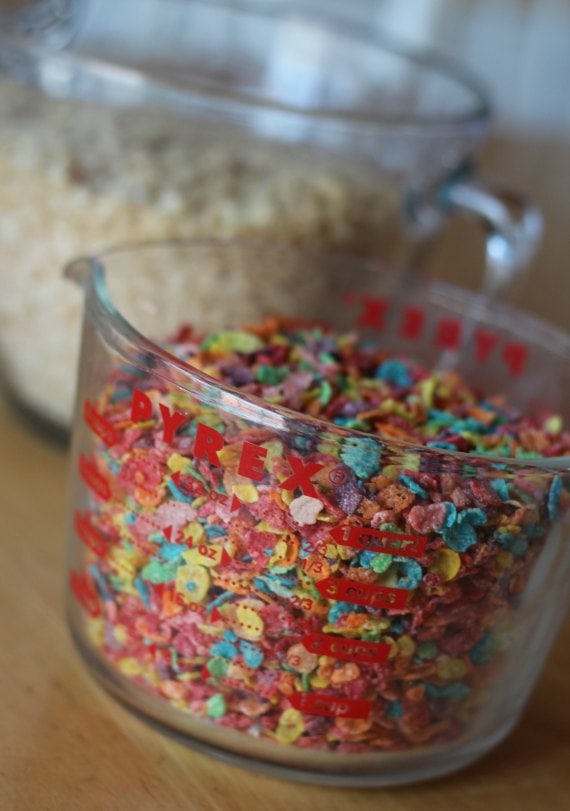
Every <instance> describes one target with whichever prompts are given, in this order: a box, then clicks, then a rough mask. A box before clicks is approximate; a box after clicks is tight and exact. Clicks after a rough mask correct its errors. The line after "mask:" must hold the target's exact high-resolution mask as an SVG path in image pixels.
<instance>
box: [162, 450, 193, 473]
mask: <svg viewBox="0 0 570 811" xmlns="http://www.w3.org/2000/svg"><path fill="white" fill-rule="evenodd" d="M166 466H167V467H168V469H169V470H171V471H172V473H182V472H183V471H184V470H186V469H187V468H188V459H187V458H186V456H181V455H180V454H179V453H172V454H170V456H169V457H168V460H167V462H166Z"/></svg>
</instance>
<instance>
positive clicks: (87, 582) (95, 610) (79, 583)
mask: <svg viewBox="0 0 570 811" xmlns="http://www.w3.org/2000/svg"><path fill="white" fill-rule="evenodd" d="M69 585H70V586H71V591H72V592H73V595H74V597H75V599H76V600H77V602H78V603H79V605H80V606H81V607H82V608H83V609H85V611H87V613H88V614H89V615H90V616H91V617H98V616H99V615H100V613H101V609H100V607H99V598H98V596H97V589H96V588H95V585H94V583H93V580H92V579H91V577H90V576H89V575H88V574H87V572H82V573H79V572H77V571H76V570H75V569H73V570H72V572H71V574H70V575H69Z"/></svg>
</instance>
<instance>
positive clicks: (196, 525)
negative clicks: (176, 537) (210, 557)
mask: <svg viewBox="0 0 570 811" xmlns="http://www.w3.org/2000/svg"><path fill="white" fill-rule="evenodd" d="M182 534H183V535H184V538H185V539H186V540H187V541H188V540H191V541H192V543H193V544H199V543H201V542H202V540H203V539H204V537H205V535H206V533H205V532H204V527H203V526H202V524H201V523H200V522H199V521H192V523H191V524H188V526H186V527H184V529H183V530H182Z"/></svg>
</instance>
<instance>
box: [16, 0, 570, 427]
mask: <svg viewBox="0 0 570 811" xmlns="http://www.w3.org/2000/svg"><path fill="white" fill-rule="evenodd" d="M228 8H229V16H228V15H227V14H226V12H227V10H228ZM259 11H261V12H269V14H270V15H275V16H276V17H277V16H278V17H279V20H280V22H279V23H278V24H277V25H276V26H273V28H272V27H271V25H272V24H269V26H268V25H267V19H269V18H265V19H264V21H263V22H260V20H261V19H262V18H261V17H258V16H257V15H256V13H255V12H259ZM252 12H254V13H252ZM224 14H225V15H226V16H225V17H224ZM283 20H285V23H284V24H282V23H283ZM323 21H324V23H326V26H323V25H320V24H321V23H323ZM319 26H320V27H319ZM327 26H328V27H327ZM327 32H328V33H327ZM386 42H388V43H389V44H394V43H395V44H396V46H397V48H398V47H401V48H404V49H409V48H412V49H417V50H419V51H422V52H423V51H426V52H428V53H436V54H439V55H441V56H443V57H444V58H446V59H449V60H452V61H455V62H457V63H459V65H460V66H463V68H464V69H466V70H467V71H468V72H470V73H471V74H472V75H473V76H474V77H475V79H476V81H477V82H479V83H480V84H481V85H482V86H483V88H484V89H485V90H486V94H487V96H488V98H490V100H491V105H492V113H493V116H492V126H491V131H490V135H489V137H487V139H486V140H485V141H484V144H483V148H482V151H480V153H479V154H478V155H477V157H476V161H477V162H478V164H479V167H478V168H479V173H480V175H482V177H483V178H485V177H492V178H493V179H496V180H499V181H504V183H505V185H506V187H507V188H512V189H514V190H516V191H518V192H521V193H522V194H523V195H526V197H528V198H529V199H530V200H532V201H533V202H534V203H535V204H536V205H537V206H538V208H539V209H540V210H541V212H542V214H543V218H544V236H543V239H542V242H541V244H540V247H539V250H538V252H537V254H536V256H535V257H534V259H533V260H532V262H531V264H530V267H529V268H528V270H527V271H526V276H525V277H524V282H523V283H522V284H519V285H517V286H516V288H515V290H514V291H513V294H512V295H511V301H512V302H513V303H515V304H516V305H518V306H520V307H522V308H524V309H526V310H529V311H531V312H532V313H534V314H536V315H538V316H540V317H542V318H544V319H546V320H548V321H550V322H553V323H554V324H556V325H558V326H560V327H563V328H566V329H568V328H570V317H569V314H568V311H569V305H570V272H569V268H568V255H569V253H570V213H569V209H570V93H569V92H568V90H569V87H570V0H350V1H349V0H239V1H238V0H236V1H235V2H232V0H227V1H226V2H225V3H222V2H218V0H210V2H206V1H205V0H114V1H113V0H0V254H1V255H2V257H3V259H4V262H3V265H2V266H0V284H1V285H2V286H3V290H4V293H3V295H2V297H0V354H3V355H4V359H3V363H2V364H1V365H2V367H3V373H4V375H5V376H6V378H7V380H8V382H9V386H10V388H11V389H12V390H13V391H15V392H16V396H17V397H18V399H19V400H20V401H21V403H22V404H23V405H24V406H25V407H29V408H31V409H32V410H33V411H35V412H40V413H42V414H43V415H44V416H46V417H47V418H48V419H49V420H51V421H52V422H56V423H58V424H59V425H60V426H62V425H63V426H64V427H65V426H67V425H68V424H69V421H70V415H71V401H72V396H73V387H74V377H73V373H72V371H70V370H73V369H74V368H75V367H76V363H77V347H78V332H79V320H80V297H79V294H78V292H77V291H72V290H71V289H70V286H69V285H66V284H65V283H64V282H63V281H62V278H61V268H62V267H63V265H64V263H65V262H67V261H68V260H69V259H71V258H73V257H74V256H75V255H78V254H85V253H86V252H91V251H94V250H98V249H99V247H100V246H102V245H107V244H117V243H121V242H132V241H137V240H142V239H170V238H172V237H196V236H213V237H216V238H226V237H233V236H239V237H242V236H247V237H250V236H256V237H262V238H269V239H271V240H276V239H280V240H281V241H285V242H293V243H298V242H305V243H307V242H308V243H310V244H313V245H320V246H324V247H325V248H327V249H335V250H338V249H340V250H346V251H350V252H352V251H357V252H360V253H362V254H365V255H374V256H375V257H378V258H381V259H382V258H383V259H385V260H387V261H388V262H389V263H398V262H404V263H405V262H408V257H406V256H404V255H403V254H401V253H398V252H397V250H396V249H397V248H399V247H401V246H402V245H404V244H406V245H407V247H409V245H408V244H407V243H406V241H405V240H406V239H407V237H406V238H405V239H404V238H403V237H402V234H401V233H400V230H401V229H403V228H404V227H408V226H409V225H410V224H412V225H413V227H415V225H416V223H415V222H414V223H412V220H414V216H413V212H412V215H410V206H409V199H410V195H411V196H412V198H413V195H414V194H416V193H418V194H419V197H420V199H422V200H423V199H424V198H423V197H422V196H421V195H423V194H426V197H427V198H428V199H429V193H431V192H430V191H429V190H430V189H433V188H434V185H432V186H430V183H432V184H435V185H437V184H438V183H441V185H440V186H439V187H438V188H439V189H440V191H443V193H444V194H445V193H447V192H446V189H449V187H450V186H453V182H451V183H449V184H447V186H446V182H444V181H442V178H456V177H457V172H458V170H460V169H461V167H462V166H463V162H464V159H465V157H467V158H469V157H470V156H471V153H472V151H473V150H475V149H476V148H477V147H478V144H479V142H480V140H481V137H482V136H483V134H484V130H485V121H484V119H485V116H484V110H483V111H482V109H481V107H479V112H478V113H474V110H475V109H476V104H473V99H474V98H475V101H476V100H477V98H478V97H477V95H476V94H473V93H472V92H471V90H470V89H469V85H468V84H467V85H464V86H463V90H459V89H458V84H457V83H455V84H454V82H453V81H448V80H449V79H450V77H452V76H453V75H454V74H453V73H451V74H449V75H448V76H447V79H445V78H444V79H442V78H441V75H438V74H437V70H436V71H435V74H434V73H433V72H431V71H430V62H429V61H426V62H422V61H421V60H420V61H419V62H418V61H412V62H406V61H405V60H402V59H401V58H400V55H399V54H398V52H397V50H396V55H395V56H394V54H391V55H388V54H387V52H383V50H382V47H381V45H379V43H386ZM61 55H63V56H62V58H61V59H60V56H61ZM93 58H95V60H96V61H95V62H93ZM66 59H68V61H67V62H66ZM74 60H77V61H74ZM87 63H88V67H87V68H85V65H86V64H87ZM2 75H3V76H4V79H2ZM14 79H16V80H17V82H16V83H14ZM157 79H158V82H157V81H155V80H157ZM22 80H23V81H22ZM161 81H162V84H161ZM459 84H460V83H459ZM196 90H197V92H195V91H196ZM38 91H39V92H38ZM34 93H35V95H34ZM240 94H242V95H240ZM454 94H455V95H454ZM470 94H471V97H470V98H469V96H470ZM244 98H245V99H246V102H245V105H243V104H242V106H241V107H240V104H241V103H242V102H243V99H244ZM69 100H71V102H70V101H69ZM460 104H462V105H463V107H462V108H461V110H462V111H463V112H462V113H461V114H460V113H459V112H458V110H459V109H460V107H459V106H458V105H460ZM137 105H138V108H139V109H140V110H143V108H146V112H147V118H144V119H143V118H139V117H137V114H136V113H135V115H131V111H132V110H135V109H136V108H137ZM111 108H114V109H115V110H116V109H117V108H119V112H118V113H117V115H115V114H114V113H111ZM244 109H245V114H244ZM466 110H469V111H470V113H469V114H467V113H466V112H465V111H466ZM149 111H150V113H149ZM378 111H379V114H378V117H377V118H375V117H374V116H375V115H376V113H378ZM164 112H166V113H167V117H166V118H163V113H164ZM157 113H158V114H157ZM481 113H482V114H481ZM385 114H387V115H388V119H389V120H391V121H392V123H394V121H396V122H397V127H399V126H400V124H401V120H400V119H398V116H401V118H402V119H405V118H406V116H407V115H409V116H410V117H409V118H408V119H407V120H408V121H410V120H411V121H412V122H415V124H413V125H412V127H411V130H414V126H415V125H416V124H417V123H418V121H419V122H420V123H421V124H422V126H421V127H420V128H417V127H416V130H415V132H414V133H413V134H412V135H410V134H409V131H408V134H406V135H405V137H402V133H404V132H405V127H404V128H403V129H402V128H400V129H398V133H397V135H396V136H395V137H394V135H393V132H394V130H391V129H390V126H391V125H390V126H388V127H386V128H384V127H383V123H385V120H384V119H383V118H382V116H383V115H385ZM447 114H449V116H450V117H449V118H447V119H446V118H445V116H446V115H447ZM240 116H241V118H242V119H243V120H241V121H238V119H240ZM327 116H329V117H332V119H334V123H333V125H332V127H329V124H330V121H329V118H327ZM336 116H339V117H338V118H337V117H336ZM359 116H360V118H359ZM390 116H392V117H393V120H392V119H390ZM422 116H423V117H422ZM470 116H472V117H470ZM177 118H178V119H179V121H178V123H177V122H176V119H177ZM202 118H203V119H207V118H208V119H209V120H210V121H213V124H214V126H213V128H211V129H210V130H209V131H207V132H206V130H205V129H203V130H200V128H199V126H198V122H199V121H201V119H202ZM430 118H431V124H430V123H429V122H428V126H427V128H424V124H425V121H426V120H427V119H430ZM182 119H184V122H183V121H182ZM236 121H237V122H238V123H239V124H240V126H241V125H242V124H245V126H242V127H241V130H240V131H238V129H239V128H235V129H234V128H233V124H234V123H236ZM370 121H372V122H373V123H372V125H371V130H370V131H367V130H366V126H364V125H363V126H362V128H361V130H360V131H356V130H354V129H351V126H352V124H353V123H354V122H357V124H358V123H359V122H360V123H362V122H364V124H366V122H368V123H369V122H370ZM442 122H443V126H442ZM450 122H451V126H450V127H448V124H449V123H450ZM182 123H184V126H186V125H189V128H187V130H186V132H185V133H182V132H181V133H180V134H179V135H178V134H176V131H177V129H178V124H181V125H182ZM434 123H435V127H436V129H435V130H434V129H433V126H432V125H433V124H434ZM285 124H286V126H287V128H288V129H287V130H285V129H284V126H285ZM457 124H459V126H460V127H461V126H463V125H465V124H467V126H466V127H464V130H465V132H464V134H463V135H462V136H461V137H459V136H457V130H454V129H453V127H454V126H455V125H457ZM430 126H432V129H430ZM335 127H336V129H335ZM438 127H439V129H437V128H438ZM446 127H448V129H447V130H446ZM435 131H437V132H439V133H440V134H441V133H442V132H444V135H443V137H441V138H440V141H441V143H440V144H439V146H438V145H437V144H436V139H435V137H434V132H435ZM354 132H356V135H355V136H354V137H352V135H350V134H348V135H347V133H353V134H354ZM390 133H392V134H390ZM369 136H370V137H369ZM351 137H352V140H351ZM438 137H439V136H438ZM367 139H368V140H367ZM430 139H431V140H430ZM434 144H436V146H434ZM282 147H283V148H282ZM322 147H325V148H324V149H323V148H322ZM308 148H311V149H313V151H312V153H311V156H309V155H308V152H306V149H308ZM329 148H330V149H329ZM327 151H328V152H329V155H330V157H331V161H330V162H329V165H325V162H326V160H327V158H326V155H327ZM333 154H334V156H335V157H332V156H333ZM371 155H372V157H373V163H374V161H376V169H378V170H379V174H378V175H377V177H375V175H374V171H375V170H376V169H373V171H372V172H370V171H368V167H367V166H365V159H366V160H368V161H369V159H370V157H371ZM361 159H362V160H361ZM369 163H370V162H369ZM418 189H419V192H418ZM426 190H428V192H427V193H426ZM432 199H433V198H432ZM438 199H439V198H438ZM488 203H489V200H487V204H488ZM492 204H493V203H492ZM432 213H433V210H432ZM437 218H439V220H438V221H439V222H444V221H445V217H444V216H442V210H441V208H438V209H437V211H436V212H435V214H434V217H433V218H432V223H433V222H434V221H435V220H436V219H437ZM420 219H421V218H419V217H417V218H416V220H417V221H419V220H420ZM427 231H429V228H428V229H427V230H426V233H427ZM431 233H435V229H434V230H433V231H432V232H431ZM414 239H415V237H414ZM410 241H411V240H410ZM424 242H425V245H424V246H422V248H421V250H422V251H424V253H425V254H426V256H427V264H426V269H427V272H428V273H430V274H431V275H433V276H436V277H439V278H443V279H445V280H447V281H451V282H454V283H456V284H459V285H462V286H464V287H467V288H470V289H479V288H480V287H481V284H482V279H483V268H484V265H485V238H484V234H483V231H482V229H481V227H480V223H479V225H473V223H471V222H469V219H468V218H466V217H464V216H459V215H457V214H454V215H453V216H452V217H451V218H450V222H449V223H446V224H445V227H444V228H443V229H442V232H441V234H439V235H437V238H436V239H434V242H433V245H431V244H430V245H429V247H430V248H431V249H430V250H429V251H427V250H424V248H426V247H428V242H429V240H428V239H427V238H426V240H424ZM419 243H420V240H418V241H417V242H416V243H414V244H419ZM500 249H501V246H499V250H500ZM503 250H504V248H503ZM418 253H419V251H418ZM14 271H15V272H14ZM2 273H3V274H4V276H2ZM32 327H33V328H32ZM39 340H41V346H42V354H41V355H39V353H38V351H37V347H38V341H39ZM72 350H73V351H72ZM55 393H57V397H56V394H55ZM48 395H49V396H48ZM58 398H59V402H56V400H58Z"/></svg>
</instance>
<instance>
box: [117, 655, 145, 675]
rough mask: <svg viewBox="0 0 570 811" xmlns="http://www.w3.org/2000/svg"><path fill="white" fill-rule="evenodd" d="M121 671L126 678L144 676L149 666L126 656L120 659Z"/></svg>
mask: <svg viewBox="0 0 570 811" xmlns="http://www.w3.org/2000/svg"><path fill="white" fill-rule="evenodd" d="M118 665H119V670H120V671H121V673H124V674H125V676H142V674H143V673H144V672H145V670H146V669H147V666H146V665H144V664H142V662H139V661H137V660H136V659H134V658H133V657H132V656H125V658H124V659H119V662H118Z"/></svg>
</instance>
